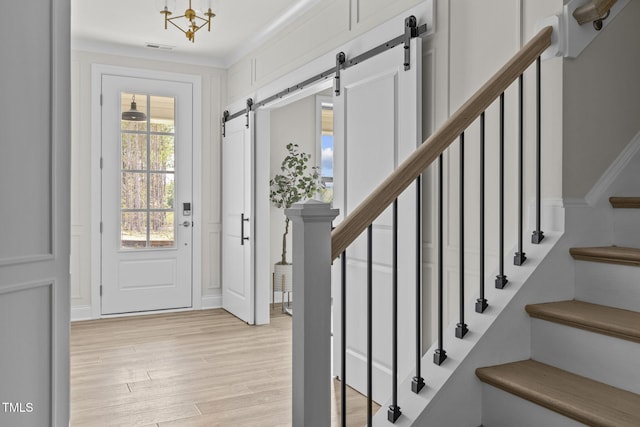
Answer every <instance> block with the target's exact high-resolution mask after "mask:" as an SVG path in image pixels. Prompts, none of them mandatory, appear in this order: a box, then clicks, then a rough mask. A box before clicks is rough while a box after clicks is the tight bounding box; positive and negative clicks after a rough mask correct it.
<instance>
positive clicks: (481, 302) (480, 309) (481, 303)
mask: <svg viewBox="0 0 640 427" xmlns="http://www.w3.org/2000/svg"><path fill="white" fill-rule="evenodd" d="M484 121H485V117H484V112H482V114H480V298H478V299H477V300H476V313H484V311H485V310H486V309H487V307H488V306H489V304H488V303H487V300H486V298H485V297H484V165H485V158H484V138H485V129H484Z"/></svg>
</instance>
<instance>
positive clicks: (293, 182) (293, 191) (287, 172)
mask: <svg viewBox="0 0 640 427" xmlns="http://www.w3.org/2000/svg"><path fill="white" fill-rule="evenodd" d="M287 151H288V154H287V156H286V157H285V158H284V160H283V161H282V166H281V167H280V171H281V172H282V173H280V174H277V175H276V176H274V177H273V178H272V179H271V181H270V182H269V184H270V186H271V191H270V194H269V199H270V200H271V202H272V203H273V204H274V205H275V206H276V207H278V208H282V209H288V208H290V207H291V205H293V204H294V203H297V202H299V201H302V200H305V199H309V198H311V197H312V196H313V195H314V194H315V193H316V192H318V190H320V189H321V188H324V184H323V183H322V180H321V177H320V168H319V167H318V166H313V167H311V168H309V166H307V162H308V161H309V159H310V158H311V155H310V154H307V153H305V152H302V151H300V150H299V147H298V144H293V143H290V144H287ZM284 224H285V226H284V234H283V235H282V257H281V259H280V262H279V264H283V265H284V264H287V234H289V218H288V217H287V216H286V215H285V223H284Z"/></svg>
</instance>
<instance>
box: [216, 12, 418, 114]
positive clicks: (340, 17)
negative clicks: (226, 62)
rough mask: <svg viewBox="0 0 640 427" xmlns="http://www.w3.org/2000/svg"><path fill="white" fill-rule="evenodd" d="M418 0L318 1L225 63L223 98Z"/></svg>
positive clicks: (263, 82)
mask: <svg viewBox="0 0 640 427" xmlns="http://www.w3.org/2000/svg"><path fill="white" fill-rule="evenodd" d="M420 3H423V1H421V0H395V1H392V2H390V1H385V0H326V1H322V2H318V4H317V5H316V6H315V7H313V8H312V9H311V10H310V11H309V12H307V13H306V14H304V15H303V16H302V17H300V19H298V20H297V21H296V22H294V23H292V24H290V25H288V26H286V27H285V28H283V29H282V30H281V31H280V32H279V33H278V34H277V35H275V36H274V37H273V38H272V39H271V40H268V41H266V42H265V43H264V44H263V45H261V46H260V47H258V48H257V49H255V50H253V51H252V52H251V53H249V54H248V55H247V56H245V57H244V58H242V59H241V60H239V61H238V62H236V63H235V64H234V65H232V66H231V67H230V69H229V90H228V95H229V97H228V99H227V101H229V102H232V101H235V100H237V99H239V98H244V97H246V96H247V94H249V93H252V92H254V91H255V90H257V89H259V88H260V87H262V86H264V85H266V84H267V83H269V82H271V81H273V80H275V79H277V78H279V77H282V76H284V75H286V74H287V73H289V72H291V71H293V70H295V69H296V68H299V67H302V66H304V65H305V64H307V63H309V62H311V61H313V60H315V59H316V58H318V57H320V56H322V55H324V54H326V53H328V52H330V51H331V50H332V49H335V48H336V47H337V46H340V45H342V44H344V43H346V42H347V41H349V40H352V39H353V38H355V37H357V36H359V35H362V34H364V33H365V32H367V31H368V30H371V29H372V28H374V27H375V26H377V25H380V24H381V23H383V22H385V21H387V20H388V19H390V18H391V17H393V16H396V15H398V14H400V13H402V12H403V11H406V10H408V9H409V8H411V7H413V6H416V5H418V4H420ZM401 32H402V29H399V30H398V34H400V33H401ZM384 41H386V40H384ZM380 42H381V43H382V42H383V40H381V41H380ZM335 53H338V52H335Z"/></svg>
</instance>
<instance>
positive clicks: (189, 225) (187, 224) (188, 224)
mask: <svg viewBox="0 0 640 427" xmlns="http://www.w3.org/2000/svg"><path fill="white" fill-rule="evenodd" d="M182 226H183V227H191V221H185V222H183V223H182Z"/></svg>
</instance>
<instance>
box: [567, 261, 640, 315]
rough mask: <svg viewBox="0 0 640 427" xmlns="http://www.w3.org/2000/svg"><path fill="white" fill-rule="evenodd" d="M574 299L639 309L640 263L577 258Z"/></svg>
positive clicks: (627, 308)
mask: <svg viewBox="0 0 640 427" xmlns="http://www.w3.org/2000/svg"><path fill="white" fill-rule="evenodd" d="M575 266H576V292H575V299H577V300H580V301H586V302H591V303H594V304H601V305H607V306H610V307H617V308H624V309H626V310H634V311H638V310H640V267H634V266H629V265H619V264H607V263H601V262H588V261H576V263H575Z"/></svg>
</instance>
